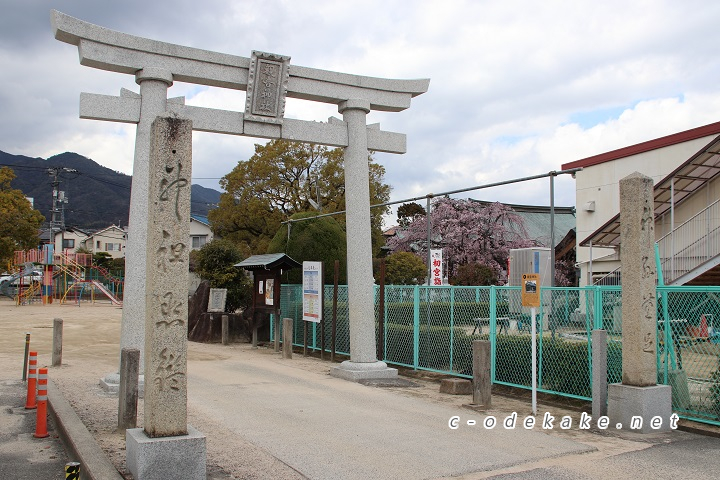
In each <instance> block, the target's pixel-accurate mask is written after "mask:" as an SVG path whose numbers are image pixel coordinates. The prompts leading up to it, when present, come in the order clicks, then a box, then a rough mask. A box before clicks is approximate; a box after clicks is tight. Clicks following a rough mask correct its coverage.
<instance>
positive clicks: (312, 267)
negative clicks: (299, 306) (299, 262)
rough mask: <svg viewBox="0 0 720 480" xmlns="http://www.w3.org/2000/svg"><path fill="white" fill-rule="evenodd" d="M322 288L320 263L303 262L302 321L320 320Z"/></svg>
mask: <svg viewBox="0 0 720 480" xmlns="http://www.w3.org/2000/svg"><path fill="white" fill-rule="evenodd" d="M323 287H324V285H323V275H322V262H303V320H305V321H308V322H320V321H321V320H322V306H323V299H322V294H323Z"/></svg>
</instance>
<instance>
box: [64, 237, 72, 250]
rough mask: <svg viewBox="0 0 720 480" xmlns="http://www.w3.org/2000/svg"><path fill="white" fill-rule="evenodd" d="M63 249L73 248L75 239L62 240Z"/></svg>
mask: <svg viewBox="0 0 720 480" xmlns="http://www.w3.org/2000/svg"><path fill="white" fill-rule="evenodd" d="M62 248H63V249H65V248H75V239H74V238H65V239H63V246H62Z"/></svg>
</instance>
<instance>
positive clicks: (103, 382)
mask: <svg viewBox="0 0 720 480" xmlns="http://www.w3.org/2000/svg"><path fill="white" fill-rule="evenodd" d="M100 388H102V389H103V390H104V391H106V392H107V393H118V392H119V391H120V374H119V373H108V374H107V375H105V376H104V377H103V378H101V379H100ZM144 396H145V375H140V376H139V377H138V397H139V398H143V397H144Z"/></svg>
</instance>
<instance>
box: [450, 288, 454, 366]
mask: <svg viewBox="0 0 720 480" xmlns="http://www.w3.org/2000/svg"><path fill="white" fill-rule="evenodd" d="M454 351H455V287H450V371H453V353H454Z"/></svg>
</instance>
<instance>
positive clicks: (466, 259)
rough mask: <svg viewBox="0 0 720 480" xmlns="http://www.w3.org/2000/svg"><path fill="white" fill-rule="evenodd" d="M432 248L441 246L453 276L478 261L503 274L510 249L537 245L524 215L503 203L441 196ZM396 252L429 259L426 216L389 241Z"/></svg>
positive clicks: (436, 204)
mask: <svg viewBox="0 0 720 480" xmlns="http://www.w3.org/2000/svg"><path fill="white" fill-rule="evenodd" d="M431 210H432V211H431V214H430V220H431V223H432V230H431V238H430V244H431V245H430V248H442V249H443V258H445V259H447V261H448V274H449V275H450V276H453V275H454V274H455V270H456V268H457V267H458V266H460V265H467V264H471V263H477V264H481V265H484V266H486V267H488V268H490V269H491V270H492V271H493V272H494V273H495V274H496V275H497V277H498V278H502V277H504V272H505V268H506V266H507V263H506V262H507V258H508V256H509V254H510V249H513V248H527V247H532V246H535V243H534V242H533V241H532V240H529V239H528V234H527V231H526V230H525V226H524V222H523V219H522V217H520V216H519V215H518V214H516V213H515V212H514V211H513V210H512V209H511V208H510V207H508V206H506V205H503V204H501V203H497V202H496V203H491V204H487V205H482V204H479V203H478V202H474V201H472V200H458V199H452V198H440V199H438V200H436V201H435V202H434V203H433V205H432V209H431ZM387 245H388V247H389V248H390V249H391V250H392V251H393V252H399V251H405V252H411V251H412V252H415V253H417V254H419V255H420V256H421V257H423V258H425V259H427V251H428V238H427V215H418V216H416V217H415V219H414V221H413V222H412V223H410V225H409V226H408V227H407V229H405V230H402V231H400V232H398V234H397V235H396V236H395V237H393V238H391V239H390V240H389V241H388V244H387Z"/></svg>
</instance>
